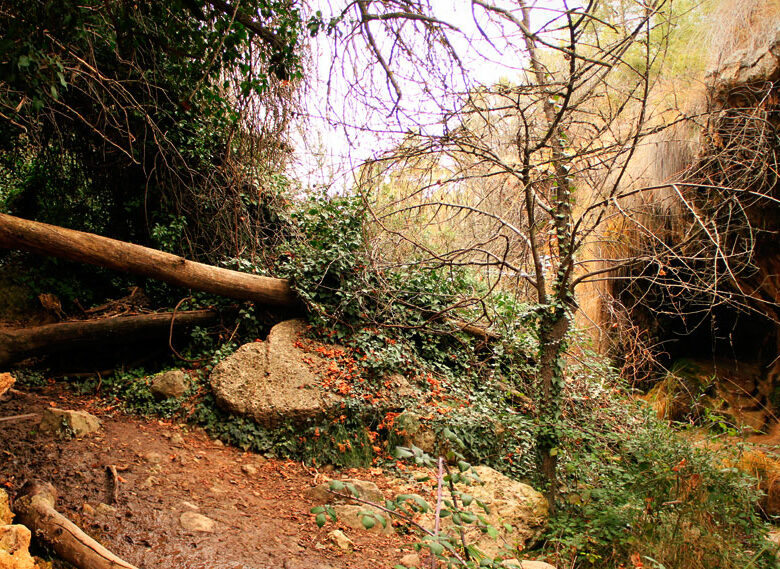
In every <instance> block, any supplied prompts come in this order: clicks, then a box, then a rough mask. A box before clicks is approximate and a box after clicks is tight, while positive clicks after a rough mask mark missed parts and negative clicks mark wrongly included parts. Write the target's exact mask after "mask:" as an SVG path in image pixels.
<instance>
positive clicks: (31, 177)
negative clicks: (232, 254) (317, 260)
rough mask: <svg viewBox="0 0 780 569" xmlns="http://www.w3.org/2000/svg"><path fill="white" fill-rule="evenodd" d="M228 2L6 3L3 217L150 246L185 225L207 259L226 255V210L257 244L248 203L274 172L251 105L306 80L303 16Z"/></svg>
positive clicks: (0, 25)
mask: <svg viewBox="0 0 780 569" xmlns="http://www.w3.org/2000/svg"><path fill="white" fill-rule="evenodd" d="M219 6H220V5H217V4H214V3H211V2H206V1H199V0H194V1H193V0H174V1H172V2H146V3H135V4H133V3H131V4H128V3H123V2H118V1H109V2H96V1H87V2H72V1H71V0H32V1H27V0H11V1H10V2H6V3H5V4H4V10H3V12H2V15H0V32H2V33H0V78H2V79H0V106H2V107H3V113H2V115H1V116H2V120H0V140H1V141H2V142H0V210H6V211H11V212H13V213H15V214H17V215H20V216H22V217H29V218H34V219H38V220H41V221H47V222H50V223H54V224H58V225H66V226H69V227H73V228H76V229H84V230H88V231H97V232H100V233H104V234H108V235H109V236H112V237H116V238H120V239H125V240H132V241H136V242H149V241H150V240H151V242H154V238H159V239H160V240H161V242H162V243H163V244H165V243H166V242H167V243H168V244H170V243H171V235H172V234H171V231H175V230H180V232H181V235H182V236H183V237H185V239H184V240H183V241H180V242H178V243H175V248H176V250H177V251H186V252H187V253H189V254H190V255H195V256H208V255H210V254H213V252H214V251H217V250H219V251H224V249H225V248H226V247H225V246H226V245H228V238H229V237H230V235H231V232H226V233H223V232H224V231H225V230H226V227H225V225H226V224H227V223H228V221H227V217H225V216H226V215H229V217H230V218H231V219H233V221H237V220H238V219H239V218H242V219H245V220H247V221H245V222H244V223H242V224H240V225H241V228H242V229H241V231H235V230H236V229H237V227H236V225H237V224H230V225H229V226H228V228H229V229H230V230H234V231H232V234H235V235H236V236H237V238H239V239H241V238H244V237H245V235H244V232H245V231H244V230H245V229H246V227H247V226H248V225H249V221H248V220H249V219H250V218H251V217H252V216H251V211H249V209H248V208H246V207H244V204H243V202H242V199H241V195H242V194H247V193H252V194H256V195H259V194H260V193H261V191H260V189H259V188H258V186H257V184H258V182H260V180H261V178H262V176H261V175H260V173H261V170H265V171H268V170H269V169H273V168H272V167H271V168H269V166H271V165H272V160H271V158H270V155H269V154H268V153H266V155H265V158H262V157H261V156H260V154H262V153H263V152H265V150H268V151H269V152H270V149H269V148H265V150H264V151H263V152H257V153H256V152H255V151H256V150H258V148H259V145H258V141H257V139H256V138H253V137H259V136H260V134H258V133H255V132H251V133H250V132H247V127H246V125H245V124H244V123H242V122H241V121H242V116H241V114H240V112H239V109H240V108H241V107H242V105H243V103H244V102H245V101H246V100H248V98H250V97H253V96H260V97H262V96H265V95H266V93H267V91H268V90H269V89H271V88H277V87H278V86H279V84H280V83H284V82H287V81H289V80H295V79H297V78H299V77H300V64H299V56H298V46H299V29H300V25H301V15H300V13H299V12H298V10H297V8H296V7H295V6H294V5H292V4H291V3H290V2H288V1H285V0H252V1H250V2H242V3H241V4H240V5H237V11H234V10H233V9H232V6H230V5H228V9H227V10H222V9H221V8H220V7H219ZM250 22H254V23H253V24H250ZM257 28H261V29H259V30H258V29H257ZM276 100H277V101H279V100H281V99H279V98H278V97H277V99H276ZM250 149H251V150H250ZM255 199H257V198H255ZM226 207H227V209H230V212H229V214H225V213H224V210H225V208H226ZM182 216H186V217H187V218H188V220H187V221H188V223H187V224H186V225H183V226H182V225H181V224H180V220H181V218H182ZM216 226H219V227H218V229H219V230H217V227H216ZM150 229H152V230H153V231H152V232H151V233H154V235H150ZM220 238H222V239H221V240H222V241H224V243H220ZM232 245H234V246H233V247H227V248H229V249H232V250H233V251H235V250H238V248H239V247H238V245H239V244H236V243H233V244H232Z"/></svg>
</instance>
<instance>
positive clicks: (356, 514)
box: [333, 504, 395, 535]
mask: <svg viewBox="0 0 780 569" xmlns="http://www.w3.org/2000/svg"><path fill="white" fill-rule="evenodd" d="M333 509H334V510H335V512H336V516H337V517H338V520H339V521H340V522H341V523H343V524H344V525H345V526H347V527H349V528H352V529H356V530H362V531H371V532H376V533H381V534H383V535H392V534H394V533H395V529H394V528H393V525H392V524H391V523H390V519H389V516H388V515H387V514H385V513H384V512H382V511H380V510H377V509H376V508H372V507H371V506H363V505H360V506H357V505H350V504H336V505H335V506H333ZM364 512H374V513H375V514H377V515H380V516H382V517H383V518H384V519H385V522H387V523H386V524H385V525H384V526H383V525H382V524H381V523H380V522H379V520H378V519H376V518H375V517H373V516H368V517H369V518H371V519H372V520H374V522H375V523H374V525H373V527H371V528H366V526H364V525H363V516H364Z"/></svg>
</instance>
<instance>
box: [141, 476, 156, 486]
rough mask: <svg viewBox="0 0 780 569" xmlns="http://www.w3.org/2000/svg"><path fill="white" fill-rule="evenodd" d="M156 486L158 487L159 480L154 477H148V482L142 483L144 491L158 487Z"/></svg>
mask: <svg viewBox="0 0 780 569" xmlns="http://www.w3.org/2000/svg"><path fill="white" fill-rule="evenodd" d="M156 485H157V478H155V477H154V476H148V477H147V478H146V480H144V481H143V482H141V488H144V489H146V488H151V487H152V486H156Z"/></svg>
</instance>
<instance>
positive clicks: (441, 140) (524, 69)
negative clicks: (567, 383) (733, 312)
mask: <svg viewBox="0 0 780 569" xmlns="http://www.w3.org/2000/svg"><path fill="white" fill-rule="evenodd" d="M469 6H470V10H471V13H470V17H469V18H467V19H464V18H463V17H460V18H455V17H452V15H451V14H449V16H450V17H449V19H448V18H447V17H446V16H445V15H443V14H442V13H441V12H440V11H439V9H440V8H441V6H439V5H437V4H435V3H428V2H424V1H422V0H420V1H412V2H410V1H402V0H396V1H386V2H372V1H369V0H360V1H358V2H355V3H351V4H349V5H348V6H347V8H346V9H345V10H344V11H343V12H341V13H340V14H339V15H338V17H337V21H339V22H342V23H348V24H349V26H350V28H349V32H348V33H347V34H345V36H344V39H345V40H346V42H345V45H346V46H347V47H346V50H345V60H344V61H345V66H343V67H342V68H341V73H342V76H343V77H346V78H347V79H351V80H352V81H351V82H350V83H349V85H350V87H349V92H350V94H351V95H352V96H353V97H354V98H355V99H359V100H360V101H361V102H362V103H363V105H364V106H365V107H364V108H368V109H369V110H370V111H374V112H373V114H372V113H370V112H369V113H368V114H367V115H365V116H366V117H367V118H366V119H365V121H364V123H363V128H365V129H371V128H379V127H375V125H379V124H381V125H383V126H382V127H381V129H382V131H383V132H384V133H385V134H386V135H390V136H391V135H392V134H393V133H395V134H397V135H398V139H397V140H398V142H397V143H396V144H395V146H394V148H393V149H392V150H390V151H388V152H385V153H378V154H376V155H375V156H373V157H372V158H371V159H370V160H368V161H367V163H366V165H364V166H363V167H362V169H361V171H360V172H361V177H360V182H361V186H362V188H363V190H364V191H365V195H366V200H367V204H368V205H369V206H370V207H371V209H372V213H373V216H374V220H375V221H376V223H377V226H378V227H379V229H380V230H381V237H380V242H382V243H385V244H387V245H391V246H392V247H394V248H396V250H399V249H400V252H396V253H395V254H391V255H386V256H385V260H386V261H387V262H389V263H399V262H403V260H404V258H406V259H410V258H411V259H412V260H413V262H414V263H416V264H418V265H428V266H450V267H463V266H468V267H471V269H472V270H473V271H474V272H475V274H479V275H481V276H482V278H483V279H484V281H485V282H486V284H487V286H486V290H488V291H492V290H495V288H496V287H500V288H502V289H504V290H506V289H511V290H514V291H515V292H516V294H518V295H520V296H521V297H523V298H527V299H529V300H533V301H534V302H535V303H536V309H535V319H536V326H537V327H538V348H537V349H538V351H537V354H536V362H537V366H538V367H537V378H538V387H539V403H540V404H539V416H538V423H539V428H538V438H537V447H538V451H539V453H540V458H541V462H542V469H543V473H544V474H545V475H546V477H547V479H548V481H549V489H548V497H549V498H550V503H551V504H553V506H554V503H555V498H556V493H557V485H556V480H557V475H556V469H557V454H558V444H559V440H560V434H559V432H558V428H557V425H558V423H559V421H558V419H559V415H560V412H561V392H562V389H563V387H564V377H563V371H562V368H563V365H564V360H565V354H566V348H567V346H566V341H567V335H568V333H569V331H570V329H571V327H572V323H573V318H574V314H575V312H576V310H577V297H576V296H575V291H576V290H577V289H578V288H581V287H583V286H590V287H593V286H598V285H599V283H609V282H612V283H614V282H618V283H621V282H623V283H625V282H634V283H636V282H640V281H643V282H644V283H645V285H647V283H648V282H649V283H651V284H653V285H659V286H661V287H663V289H664V290H665V291H667V294H668V296H669V297H670V298H671V299H672V300H671V302H670V304H669V307H668V310H670V311H677V312H678V313H682V312H684V311H685V310H690V304H685V303H684V302H683V299H684V298H691V296H692V295H693V296H695V297H698V298H700V299H705V298H706V301H707V302H709V303H710V306H711V305H713V304H718V303H731V304H733V305H735V306H739V307H741V308H743V309H747V310H764V308H758V307H757V305H756V302H758V301H759V299H757V298H756V294H755V291H756V290H757V288H756V287H757V285H756V284H752V285H751V284H748V283H754V281H755V280H756V279H757V278H759V277H760V272H757V269H756V265H755V262H754V261H755V259H754V256H753V253H752V252H753V250H754V248H753V245H754V244H755V239H754V237H755V235H756V229H757V225H756V224H755V222H753V221H751V218H752V217H753V215H752V214H750V213H749V212H750V211H753V212H755V211H756V209H755V207H754V206H750V205H748V204H747V202H746V201H745V200H746V199H748V198H750V196H753V199H754V205H755V203H758V202H761V201H762V200H763V203H766V200H768V199H769V200H771V199H773V198H772V196H771V193H770V192H768V191H767V189H766V186H764V187H763V189H758V188H757V187H756V184H755V181H754V180H746V179H737V178H734V177H730V178H728V179H725V178H723V177H720V178H719V177H718V176H717V174H716V172H718V171H726V172H730V171H733V170H734V168H726V169H724V170H719V169H718V168H715V167H714V164H715V163H717V162H719V161H720V160H722V159H723V158H724V157H725V156H726V155H728V157H729V158H730V159H732V160H735V161H736V162H738V163H739V164H740V165H741V167H740V168H737V170H742V171H745V172H748V170H749V171H752V170H750V169H749V168H745V166H747V164H746V161H745V154H744V151H745V149H746V148H751V149H753V150H750V151H748V152H749V153H751V152H755V149H757V148H758V147H757V146H756V145H755V144H754V143H756V142H757V141H759V140H763V139H762V137H765V135H766V132H767V131H766V130H765V129H763V130H762V128H761V125H762V124H766V122H767V121H766V119H761V118H760V117H758V118H755V119H751V120H749V121H747V122H745V121H743V122H741V123H739V121H737V123H738V124H737V123H734V126H731V127H730V126H728V125H730V124H732V123H733V122H734V121H731V120H730V119H725V118H724V116H723V114H722V113H720V114H717V113H716V114H714V111H716V110H718V111H719V112H720V110H722V108H723V107H722V105H721V107H720V108H719V109H716V108H715V107H713V105H711V104H710V105H706V104H705V105H702V106H700V108H698V109H694V110H693V111H691V110H690V109H689V110H688V112H687V113H683V112H682V111H681V109H679V108H678V107H677V106H676V101H674V100H672V103H671V104H670V103H669V102H668V101H667V100H665V98H664V97H663V96H658V95H656V89H655V87H656V86H657V85H658V84H659V82H660V81H661V80H662V78H661V76H660V72H661V71H662V70H663V69H664V64H665V58H666V56H667V46H668V42H669V37H670V32H671V30H672V28H673V25H674V22H675V20H674V18H675V11H674V10H673V6H672V3H671V1H669V0H656V1H652V2H635V3H631V2H629V3H620V5H619V6H617V4H615V3H610V2H584V3H577V4H576V5H572V4H570V3H569V2H566V1H564V2H561V3H560V5H558V7H557V8H553V7H551V6H550V5H548V4H545V5H544V6H532V5H529V4H527V3H526V2H525V1H524V0H515V1H513V2H502V3H499V2H492V1H487V0H472V1H471V2H470V4H469ZM618 7H619V8H620V9H619V10H618V9H617V8H618ZM372 61H373V62H374V63H375V65H374V67H371V65H370V64H371V62H372ZM491 65H496V66H499V65H500V66H501V67H502V69H503V70H504V73H505V75H504V76H503V77H498V78H495V79H493V80H492V81H485V80H484V79H482V80H480V74H481V73H483V72H484V67H485V66H491ZM371 79H373V80H374V81H373V82H372V81H370V80H371ZM376 80H380V81H378V82H377V81H376ZM382 89H384V92H383V91H382ZM754 106H755V105H754V104H753V103H751V107H750V108H753V107H754ZM383 118H387V120H385V121H384V122H382V119H383ZM762 120H763V122H762ZM670 129H671V130H670ZM685 129H687V130H688V131H691V132H696V133H697V134H696V136H697V137H699V138H700V136H699V134H698V133H702V132H704V133H705V135H704V138H706V139H707V140H708V143H707V144H709V145H710V146H711V145H712V144H716V145H717V144H723V145H724V146H723V150H722V151H721V152H715V151H712V149H711V148H710V151H706V152H704V153H703V154H702V152H703V150H704V148H703V146H702V145H701V144H694V143H692V142H691V141H690V140H691V137H690V136H688V137H687V140H684V141H683V142H681V143H677V142H675V140H674V137H675V136H677V135H679V134H680V133H681V131H683V130H685ZM724 129H726V130H729V129H730V131H729V132H730V133H729V134H720V133H721V131H723V130H724ZM736 131H738V132H739V133H740V134H739V136H743V135H744V136H752V137H753V141H752V142H750V143H746V144H741V143H738V142H737V138H739V136H737V135H736V134H735V133H736ZM667 133H669V134H667ZM718 137H720V139H719V138H718ZM727 138H728V140H729V141H730V142H728V143H722V142H721V143H719V142H717V141H718V140H721V141H722V140H726V139H727ZM675 145H676V146H677V147H680V146H686V148H685V149H684V150H685V152H678V159H677V161H676V162H674V161H672V162H674V163H667V164H665V167H666V172H665V173H664V174H663V175H659V174H658V173H656V174H654V175H647V174H646V173H644V172H642V169H643V167H644V165H646V164H647V163H648V156H650V158H649V162H651V163H652V162H653V161H654V159H653V152H654V151H655V149H657V148H658V147H664V148H667V149H668V148H670V147H675ZM704 146H707V145H704ZM678 150H679V148H678ZM680 154H682V156H679V155H680ZM697 156H706V158H701V159H697V158H696V157H697ZM657 158H658V159H659V160H660V159H661V158H662V156H660V155H659V156H657ZM772 171H774V170H773V167H772V164H771V163H770V164H764V169H763V170H762V174H761V175H764V176H766V175H767V173H769V172H772ZM745 175H747V174H745ZM743 178H744V177H743ZM756 200H758V201H756ZM621 286H622V285H621ZM751 287H752V288H751ZM759 288H760V287H759ZM636 300H637V302H641V301H642V300H643V299H641V298H637V299H636ZM767 302H768V303H769V304H772V305H773V306H776V298H772V299H769V300H768V301H767ZM463 306H468V307H471V308H472V312H471V314H473V315H474V318H475V319H480V320H481V323H482V324H483V325H490V324H491V323H492V324H496V322H495V321H494V318H495V315H492V314H489V313H487V312H486V311H485V309H484V306H485V305H484V304H483V303H481V298H478V297H477V298H473V299H471V300H470V301H462V302H460V303H458V307H461V308H462V307H463ZM475 308H480V309H481V312H480V311H479V310H477V311H475V310H473V309H475ZM630 309H631V307H620V306H617V305H614V307H613V311H614V312H613V314H617V313H618V312H620V311H621V310H622V312H621V314H623V316H624V317H625V316H627V315H628V316H629V318H626V322H627V323H628V324H627V328H626V329H628V328H630V326H633V324H631V321H630ZM633 333H634V336H635V338H636V339H638V340H639V342H638V344H635V348H636V349H637V350H638V351H642V354H643V356H642V357H645V358H648V359H650V360H652V359H653V357H654V352H653V350H652V347H648V346H646V345H642V343H641V341H642V340H648V339H647V338H646V337H645V335H644V334H643V333H642V330H637V329H635V328H634V329H633Z"/></svg>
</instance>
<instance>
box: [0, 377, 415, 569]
mask: <svg viewBox="0 0 780 569" xmlns="http://www.w3.org/2000/svg"><path fill="white" fill-rule="evenodd" d="M50 405H52V406H57V407H60V408H66V409H68V408H69V409H84V410H87V411H90V412H92V413H94V414H96V415H98V416H99V417H100V419H101V420H102V421H103V429H102V432H101V433H99V434H95V435H91V436H88V437H85V438H83V439H71V440H58V439H56V438H54V437H53V436H51V435H45V434H41V433H38V432H37V428H36V427H37V421H35V420H25V421H13V422H0V485H3V486H4V487H6V489H7V490H8V491H9V494H12V495H13V494H14V493H15V492H16V491H18V490H19V489H20V488H21V486H22V484H23V483H24V482H25V481H26V480H27V479H28V478H30V477H36V478H40V479H43V480H48V481H50V482H52V483H53V484H54V485H55V486H56V487H57V489H58V490H59V491H60V494H61V498H60V501H59V504H58V509H59V510H60V511H61V512H62V513H64V514H65V515H66V516H68V517H70V518H71V520H73V521H74V522H75V523H77V524H79V525H80V526H81V527H82V528H84V529H85V530H86V531H87V532H88V533H90V534H91V535H93V536H94V537H95V538H97V539H98V540H99V541H101V542H102V543H103V544H104V545H106V546H107V547H109V548H110V549H111V550H113V551H114V552H115V553H117V554H118V555H120V556H121V557H124V558H125V559H127V560H128V561H130V562H131V563H134V564H135V565H137V566H139V567H141V568H145V569H152V568H161V569H163V568H171V569H173V568H189V569H199V568H203V569H206V568H208V569H221V568H225V569H228V568H229V569H239V568H240V569H265V568H268V569H270V568H274V569H330V568H342V567H343V568H356V569H363V568H366V569H368V568H372V569H375V568H379V567H392V566H393V565H394V564H395V563H398V561H399V560H400V558H401V557H402V556H403V555H405V554H408V553H410V552H411V551H412V550H411V548H410V543H411V542H412V541H413V538H412V537H410V536H399V535H393V536H389V537H386V536H380V535H378V534H375V533H371V534H369V533H367V532H364V531H362V530H354V529H349V528H347V527H346V526H342V525H339V524H327V525H326V526H325V527H324V528H322V529H318V528H317V526H316V525H315V524H314V521H313V516H312V515H311V514H310V513H309V509H310V508H311V506H312V504H311V502H310V501H309V500H308V499H307V498H306V497H305V496H304V495H303V492H304V490H305V489H306V488H308V487H310V486H312V485H314V483H315V480H316V481H321V476H319V475H318V473H316V472H315V471H313V470H309V469H307V468H305V467H303V466H302V465H300V464H298V463H295V462H291V461H278V460H266V459H264V458H262V457H261V456H258V455H255V454H249V453H242V452H241V451H240V450H237V449H234V448H228V447H223V446H222V445H221V444H220V443H215V442H214V441H212V440H210V439H209V438H208V437H206V436H205V435H203V434H202V433H193V432H188V431H187V430H186V429H185V428H182V427H181V426H179V425H175V424H171V423H166V422H162V421H148V420H139V419H137V418H134V417H130V416H127V415H124V414H122V413H119V412H117V411H116V410H111V409H106V408H101V405H103V404H102V403H100V402H96V401H88V400H85V399H79V398H76V397H75V396H73V395H72V394H70V393H67V392H65V393H63V392H62V391H61V390H60V389H59V388H58V387H57V386H56V385H55V386H52V387H49V388H47V389H45V390H44V391H42V392H36V393H26V394H17V395H15V396H14V397H13V398H12V399H11V400H9V401H5V402H0V417H8V416H11V415H16V414H22V413H40V412H42V411H43V410H44V409H45V408H46V407H47V406H50ZM107 465H115V466H116V467H117V469H118V470H119V474H120V476H121V478H122V483H121V486H120V492H119V501H118V503H117V504H115V509H114V510H111V509H109V508H106V507H105V506H100V504H101V503H102V502H105V501H106V500H107V490H106V483H105V480H106V478H105V467H106V466H107ZM346 474H348V475H349V476H350V477H356V478H361V479H364V480H372V481H374V482H376V483H377V484H378V485H379V486H380V488H381V487H382V486H383V477H382V476H381V472H380V471H379V470H378V469H369V470H364V471H349V472H347V473H346ZM383 489H387V488H386V483H385V488H383ZM187 511H194V512H197V513H200V514H203V515H205V516H208V517H209V518H211V519H213V520H215V521H216V522H217V524H216V531H214V532H213V533H204V532H193V531H187V530H185V529H184V528H183V527H182V525H181V523H180V516H181V514H182V513H184V512H187ZM336 528H340V529H342V530H343V531H344V533H345V534H347V535H348V536H349V537H350V539H352V540H353V541H354V543H355V548H354V551H349V552H344V551H342V550H340V549H339V548H338V547H336V546H335V545H334V544H332V543H331V542H330V540H329V538H328V533H329V532H330V531H332V530H333V529H336Z"/></svg>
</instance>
